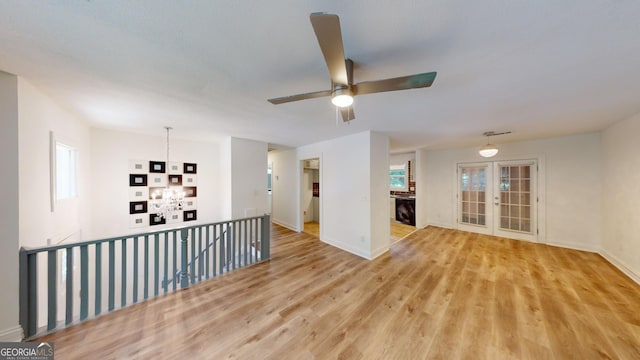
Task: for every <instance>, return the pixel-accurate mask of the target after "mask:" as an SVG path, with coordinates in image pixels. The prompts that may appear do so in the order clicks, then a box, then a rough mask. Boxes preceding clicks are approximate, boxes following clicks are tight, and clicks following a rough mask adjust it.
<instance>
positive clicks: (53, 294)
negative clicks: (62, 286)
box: [47, 250, 58, 330]
mask: <svg viewBox="0 0 640 360" xmlns="http://www.w3.org/2000/svg"><path fill="white" fill-rule="evenodd" d="M47 254H48V259H47V288H48V291H47V302H48V307H49V309H48V314H47V318H48V320H47V330H53V329H55V328H56V325H57V322H58V319H57V318H58V315H57V314H58V284H57V281H56V280H57V279H58V252H57V251H56V250H49V251H48V252H47Z"/></svg>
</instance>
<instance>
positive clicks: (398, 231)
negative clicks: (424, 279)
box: [303, 220, 416, 242]
mask: <svg viewBox="0 0 640 360" xmlns="http://www.w3.org/2000/svg"><path fill="white" fill-rule="evenodd" d="M390 229H391V235H390V240H391V242H395V241H398V240H400V239H402V238H403V237H405V236H407V235H409V234H411V233H412V232H414V231H416V227H415V226H411V225H406V224H403V223H401V222H397V221H393V220H391V224H390ZM303 231H304V232H306V233H307V234H310V235H313V236H315V237H320V224H319V223H317V222H306V223H304V230H303Z"/></svg>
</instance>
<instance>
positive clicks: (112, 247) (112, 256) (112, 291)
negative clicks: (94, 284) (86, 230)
mask: <svg viewBox="0 0 640 360" xmlns="http://www.w3.org/2000/svg"><path fill="white" fill-rule="evenodd" d="M115 271H116V244H115V242H114V241H113V240H111V241H109V308H108V309H109V311H113V309H114V308H115V303H116V281H115V280H116V276H115Z"/></svg>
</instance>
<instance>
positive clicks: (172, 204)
mask: <svg viewBox="0 0 640 360" xmlns="http://www.w3.org/2000/svg"><path fill="white" fill-rule="evenodd" d="M164 128H165V129H167V163H166V166H165V169H167V170H168V169H169V130H171V129H172V128H171V127H169V126H165V127H164ZM167 180H168V179H167ZM184 195H185V192H184V191H182V187H169V182H167V187H166V188H164V189H162V191H160V190H156V191H154V192H153V194H152V200H151V211H152V212H155V213H156V215H158V216H159V217H161V218H165V219H168V218H169V217H171V215H172V214H173V213H174V212H176V211H180V210H182V204H183V202H184ZM160 196H162V197H160Z"/></svg>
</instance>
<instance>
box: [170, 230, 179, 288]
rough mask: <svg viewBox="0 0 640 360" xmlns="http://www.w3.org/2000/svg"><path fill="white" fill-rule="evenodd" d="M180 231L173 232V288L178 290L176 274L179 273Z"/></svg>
mask: <svg viewBox="0 0 640 360" xmlns="http://www.w3.org/2000/svg"><path fill="white" fill-rule="evenodd" d="M177 242H178V231H177V230H176V231H174V232H173V272H172V273H171V278H172V279H173V290H176V289H177V287H178V279H176V274H177V273H178V247H177Z"/></svg>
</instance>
